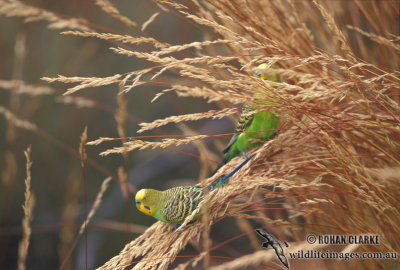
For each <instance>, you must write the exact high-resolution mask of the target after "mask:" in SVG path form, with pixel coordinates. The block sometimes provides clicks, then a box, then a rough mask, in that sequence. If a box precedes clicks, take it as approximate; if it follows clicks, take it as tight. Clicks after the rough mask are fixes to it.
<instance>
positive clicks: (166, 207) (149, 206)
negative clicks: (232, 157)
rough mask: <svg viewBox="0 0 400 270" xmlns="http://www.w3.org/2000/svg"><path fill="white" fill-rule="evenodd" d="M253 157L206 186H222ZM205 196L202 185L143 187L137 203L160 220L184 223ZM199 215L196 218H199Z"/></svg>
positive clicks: (137, 205) (137, 197) (211, 188)
mask: <svg viewBox="0 0 400 270" xmlns="http://www.w3.org/2000/svg"><path fill="white" fill-rule="evenodd" d="M251 158H252V157H246V159H245V161H243V162H242V163H241V164H240V165H239V166H237V167H236V168H235V169H234V170H233V171H232V172H231V173H229V174H228V175H227V176H225V177H222V178H219V179H216V180H215V181H213V182H212V183H211V184H210V185H208V186H207V187H206V188H207V189H208V190H209V191H212V190H214V189H216V188H218V187H220V186H221V185H222V184H223V183H224V182H226V181H227V180H228V179H229V178H230V177H231V176H232V175H234V174H235V173H236V172H237V171H238V170H240V168H242V167H243V166H244V165H245V164H246V163H247V162H249V160H250V159H251ZM203 198H204V191H203V188H202V187H201V186H182V187H174V188H170V189H167V190H165V191H158V190H155V189H141V190H139V191H138V192H137V193H136V197H135V203H136V207H137V209H138V210H139V211H141V212H143V213H145V214H146V215H149V216H152V217H154V218H156V219H158V220H160V221H163V222H167V223H173V224H182V223H183V222H184V221H185V218H186V217H188V216H189V215H190V214H191V213H192V212H193V211H194V210H195V209H196V207H197V206H198V205H199V203H200V202H201V201H202V200H203ZM199 215H200V212H199V214H198V215H196V216H195V217H194V219H196V218H198V216H199Z"/></svg>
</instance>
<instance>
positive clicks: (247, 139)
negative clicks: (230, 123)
mask: <svg viewBox="0 0 400 270" xmlns="http://www.w3.org/2000/svg"><path fill="white" fill-rule="evenodd" d="M267 67H268V66H267V64H265V63H264V64H261V65H259V66H258V67H257V68H256V76H257V77H259V78H260V79H261V80H270V81H274V82H279V81H280V78H279V75H267V74H265V73H262V71H263V70H265V69H266V68H267ZM255 96H256V97H258V96H259V95H258V94H255ZM266 105H271V104H266ZM255 108H256V107H255V106H254V105H245V106H244V107H243V109H242V113H241V115H240V118H239V121H238V124H237V126H236V129H235V135H233V136H232V138H231V140H230V141H229V143H228V145H227V147H226V148H225V150H224V153H226V155H225V158H224V160H223V161H222V163H224V164H225V163H228V162H229V161H230V160H231V159H232V158H234V157H236V156H238V155H240V154H242V153H245V152H246V151H247V150H249V149H251V148H253V147H255V146H257V145H259V144H261V143H262V140H265V139H270V138H272V137H273V136H274V135H275V134H276V130H277V128H278V124H279V111H278V110H276V109H268V110H263V111H260V112H256V113H254V114H249V112H251V111H253V110H254V109H255Z"/></svg>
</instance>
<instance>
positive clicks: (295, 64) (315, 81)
mask: <svg viewBox="0 0 400 270" xmlns="http://www.w3.org/2000/svg"><path fill="white" fill-rule="evenodd" d="M153 2H154V3H155V4H156V5H157V6H158V7H159V8H160V12H161V13H163V12H167V13H172V14H175V15H176V16H178V17H179V18H181V19H182V20H183V21H185V22H186V23H190V24H192V25H193V26H194V27H197V28H200V29H201V30H202V32H203V40H201V41H196V42H191V43H188V44H180V45H172V44H168V43H166V42H163V41H161V40H158V38H157V37H155V36H150V35H149V34H147V33H146V32H145V31H146V28H147V27H148V25H149V24H151V23H155V22H156V21H157V16H158V15H157V13H156V14H154V15H153V16H151V17H150V18H149V20H148V21H146V22H145V23H143V24H142V25H141V26H140V24H138V23H136V22H134V21H132V20H131V19H130V18H128V17H126V16H124V15H122V14H121V12H120V11H119V10H118V9H117V8H116V7H115V6H114V5H113V4H112V3H111V2H110V1H104V0H101V1H100V0H98V1H96V3H97V4H98V5H99V6H100V7H101V8H102V9H103V10H104V11H105V12H106V13H108V14H109V15H110V16H112V17H113V18H114V19H117V20H119V21H121V22H122V23H123V24H124V25H126V26H129V27H133V28H134V29H136V30H137V31H138V33H140V34H139V35H138V36H132V35H125V34H116V33H108V32H100V31H94V30H92V28H89V23H86V22H84V21H77V20H73V21H71V23H68V22H69V21H70V20H66V19H62V20H61V19H59V22H60V24H61V23H66V27H65V28H72V29H73V30H71V31H66V32H63V34H66V35H74V36H77V37H80V38H99V39H103V40H107V41H110V42H111V43H112V47H111V50H112V51H113V52H115V53H117V54H121V55H124V56H127V57H135V58H138V59H142V60H145V61H146V63H148V64H149V66H148V67H145V68H143V69H139V70H133V71H127V72H126V73H123V74H112V73H111V74H110V76H108V77H66V76H62V75H59V76H58V77H56V78H48V77H45V78H43V80H45V81H47V82H63V83H68V84H75V85H74V86H71V87H70V88H69V89H68V90H67V91H66V92H65V93H64V95H71V94H78V93H79V91H83V89H85V88H90V87H98V86H104V85H110V84H119V88H120V91H119V95H120V97H119V99H118V100H119V111H118V113H117V114H116V119H117V122H118V124H117V126H118V132H119V135H120V136H121V137H122V138H100V139H98V140H96V141H93V142H89V143H88V144H92V145H95V144H99V143H102V142H105V141H110V140H121V141H122V143H123V144H122V146H118V147H115V148H113V149H109V150H106V151H104V152H103V153H102V154H103V155H109V154H115V153H117V154H118V153H119V154H122V155H123V156H124V158H125V161H126V162H127V158H126V155H127V152H129V151H133V150H141V149H145V148H153V149H154V148H169V147H171V146H179V145H182V144H190V143H195V142H196V141H199V140H203V139H206V138H209V137H212V136H210V135H202V134H194V135H193V136H189V135H185V136H183V138H164V139H162V140H161V141H153V140H151V141H150V140H146V139H145V137H131V138H129V137H128V138H126V136H128V134H126V133H125V132H124V130H125V129H124V125H125V121H124V119H125V118H124V117H125V116H124V110H125V106H126V105H125V104H124V101H123V95H129V94H131V91H134V88H135V87H137V86H140V85H143V84H147V83H153V82H155V83H161V84H167V85H168V86H167V87H168V88H167V89H165V90H163V91H161V92H160V93H158V94H156V95H155V97H154V99H153V102H157V99H161V98H163V97H164V95H165V94H167V93H175V95H176V96H177V97H179V98H187V97H191V98H201V99H204V100H205V101H206V102H215V103H217V104H218V105H219V106H220V107H221V109H220V110H219V111H215V110H213V111H207V112H201V113H195V114H188V115H177V116H170V117H167V118H165V119H157V120H154V121H153V122H152V123H143V124H142V125H141V127H142V129H141V130H140V132H142V131H151V130H153V129H155V128H159V127H161V126H163V125H167V124H177V125H178V126H181V125H182V123H187V122H189V121H194V120H200V119H206V118H219V117H228V116H232V115H234V114H235V113H236V112H237V109H236V107H240V106H242V105H243V104H256V105H257V106H256V108H257V109H256V111H257V110H263V109H271V108H273V109H278V110H279V111H280V112H281V124H280V127H279V130H278V136H276V137H275V138H274V139H273V140H271V141H268V142H265V143H264V144H263V145H262V146H261V147H259V148H257V149H255V150H254V151H253V152H254V153H255V154H256V156H255V158H254V162H253V163H252V164H251V166H250V167H248V168H247V169H244V170H241V171H239V172H238V173H237V174H236V175H235V176H234V177H232V178H231V179H230V180H229V182H228V183H227V184H226V185H224V186H223V187H221V188H220V189H218V190H217V191H215V192H213V193H212V194H209V195H207V197H206V199H205V200H204V202H203V203H204V204H207V207H206V209H207V211H206V214H204V215H205V217H204V218H203V219H202V221H198V222H195V223H193V224H188V222H189V219H190V218H189V219H188V220H187V221H186V222H185V224H184V225H183V226H182V228H181V230H180V231H171V230H170V228H169V225H167V224H163V223H161V222H157V223H155V224H154V225H153V226H151V227H150V228H148V229H147V230H146V231H145V232H144V233H143V234H142V235H141V236H139V237H138V238H136V239H135V240H133V241H131V242H130V243H128V244H127V245H126V246H125V247H124V248H123V249H122V250H121V251H120V252H116V253H118V254H117V255H115V256H114V257H112V258H110V259H109V260H108V261H107V262H106V263H105V264H104V265H103V266H101V267H100V269H125V268H126V267H128V268H131V267H133V269H167V268H168V267H169V266H170V265H171V264H172V263H173V262H174V261H175V260H176V258H177V257H178V256H179V254H180V252H181V251H182V250H183V249H184V248H185V247H186V246H187V244H188V243H192V242H191V241H193V240H194V241H199V239H200V238H201V237H204V238H203V240H202V241H201V247H200V250H199V252H198V254H196V255H194V256H193V257H192V258H187V260H186V261H185V262H183V263H180V264H179V265H178V266H177V267H176V268H175V269H185V268H188V267H196V265H198V264H199V262H200V261H201V260H204V262H203V266H198V267H200V268H201V267H204V268H207V269H208V268H209V269H244V268H245V267H249V268H251V269H256V268H257V267H260V269H261V267H263V266H265V265H270V266H271V267H276V268H278V267H280V266H279V262H277V260H276V257H275V255H274V253H273V251H266V250H259V251H257V252H254V253H253V254H248V255H243V256H241V257H239V258H236V259H233V258H231V260H229V261H227V262H224V261H221V260H216V259H215V258H217V257H216V256H213V255H212V252H213V251H215V250H216V249H218V247H219V245H217V244H213V243H212V239H210V234H209V230H210V227H211V226H212V225H213V224H214V223H216V222H218V221H220V220H221V219H224V218H226V217H237V220H238V222H241V224H242V225H241V227H242V230H243V231H244V233H243V235H240V236H238V237H245V236H246V235H248V237H249V239H250V240H249V241H253V243H254V237H253V238H252V236H251V234H253V233H254V232H252V231H251V230H250V231H249V224H254V223H256V224H258V226H259V227H262V228H265V229H267V230H268V231H269V232H271V233H273V234H274V235H276V236H277V237H278V239H280V240H282V241H284V240H286V241H288V242H289V243H290V247H289V248H288V249H286V250H285V251H286V252H296V251H298V250H323V251H324V250H331V251H345V252H384V253H385V252H397V251H398V250H399V247H400V239H399V237H398V235H399V230H400V228H399V224H400V214H399V210H400V209H399V198H400V185H399V181H400V155H399V153H400V128H399V123H400V119H399V115H400V102H399V101H400V98H399V90H400V89H399V81H400V77H399V75H400V74H399V69H398V65H399V50H400V45H399V41H400V38H399V29H398V16H399V5H398V4H399V2H398V1H396V0H393V1H391V0H388V1H359V0H353V1H329V2H325V1H291V0H277V1H239V0H235V1H231V0H229V1H228V0H216V1H195V0H192V1H182V2H179V3H177V2H175V1H161V0H154V1H153ZM1 3H2V5H3V6H2V8H1V9H0V12H1V13H3V14H4V13H8V14H10V15H13V16H21V17H25V18H28V19H29V18H32V19H37V20H46V21H48V22H49V23H50V26H51V27H53V26H54V24H55V23H56V22H57V16H56V15H55V14H52V13H48V12H47V13H46V12H44V11H43V13H40V14H41V15H37V14H36V13H35V12H36V11H37V9H33V10H31V9H27V10H31V13H30V14H27V13H26V12H25V13H24V12H23V10H24V7H25V4H22V3H20V4H15V3H14V2H13V3H11V2H8V1H1ZM6 3H7V4H6ZM17 3H18V1H17ZM18 5H19V6H18ZM10 11H12V13H10ZM31 14H33V15H31ZM177 34H179V33H177ZM261 63H267V64H269V65H270V66H272V65H273V66H274V67H276V68H274V69H272V68H270V69H266V70H265V72H266V73H271V74H279V75H280V76H281V78H282V81H281V82H269V81H259V80H258V79H257V78H255V77H254V76H253V72H254V68H255V67H256V66H258V65H259V64H261ZM166 74H175V76H176V79H175V80H167V78H168V76H167V75H166ZM266 92H267V93H268V94H266ZM255 93H258V95H257V96H255V95H254V94H255ZM77 102H78V101H77ZM227 104H228V105H229V106H232V107H235V108H226V105H227ZM265 104H269V105H268V106H267V105H265ZM271 104H272V105H271ZM149 106H151V104H149ZM0 109H2V108H1V107H0ZM1 112H3V113H4V114H5V115H6V117H12V114H10V113H8V112H7V111H6V110H5V109H2V110H0V113H1ZM184 134H185V132H184ZM186 134H187V133H186ZM105 135H106V134H105ZM215 136H219V135H218V134H215ZM198 147H199V148H200V147H201V146H198ZM201 153H207V151H202V152H201ZM205 155H206V154H203V155H202V156H201V158H202V160H205V161H207V160H208V159H209V157H208V156H205ZM239 163H240V160H239V159H235V160H233V161H232V162H230V163H229V164H227V165H226V166H224V167H222V168H221V170H220V172H219V173H227V172H229V171H230V170H232V168H233V167H234V166H236V165H238V164H239ZM123 175H124V172H123V169H121V175H120V178H121V179H124V177H123ZM210 181H212V179H211V178H210V179H206V180H204V181H203V182H202V183H203V184H204V183H208V182H210ZM121 182H122V183H125V182H126V181H121ZM122 187H123V190H126V188H124V184H122ZM124 194H126V191H124ZM276 208H278V210H280V211H278V212H279V213H278V214H277V215H276V216H274V217H272V216H271V215H270V212H272V211H273V210H274V209H275V210H276ZM246 221H247V222H249V221H251V222H252V223H246ZM246 224H247V225H246ZM250 228H251V226H250ZM254 229H255V228H254ZM308 234H316V235H322V234H340V235H344V234H376V235H379V236H380V239H381V243H380V245H346V246H327V245H309V244H307V243H306V241H305V239H306V236H307V235H308ZM251 239H253V240H251ZM225 244H226V243H225ZM289 260H290V259H289ZM304 263H307V265H308V267H310V268H314V269H344V268H347V269H348V268H351V269H353V268H354V269H384V268H386V269H395V267H396V265H398V263H399V259H396V260H350V261H343V260H313V261H303V260H294V259H292V260H290V264H291V266H292V267H293V268H294V269H296V268H299V269H300V268H301V267H302V265H303V264H304Z"/></svg>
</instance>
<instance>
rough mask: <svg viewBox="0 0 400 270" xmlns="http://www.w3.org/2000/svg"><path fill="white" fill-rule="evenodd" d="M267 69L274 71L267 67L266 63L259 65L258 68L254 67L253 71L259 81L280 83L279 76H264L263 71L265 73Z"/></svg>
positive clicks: (271, 67)
mask: <svg viewBox="0 0 400 270" xmlns="http://www.w3.org/2000/svg"><path fill="white" fill-rule="evenodd" d="M267 69H275V68H274V67H273V66H268V65H267V64H266V63H263V64H261V65H259V66H258V67H256V69H255V71H256V76H257V77H258V78H260V79H261V80H268V81H271V82H279V81H280V77H279V74H266V73H265V71H267Z"/></svg>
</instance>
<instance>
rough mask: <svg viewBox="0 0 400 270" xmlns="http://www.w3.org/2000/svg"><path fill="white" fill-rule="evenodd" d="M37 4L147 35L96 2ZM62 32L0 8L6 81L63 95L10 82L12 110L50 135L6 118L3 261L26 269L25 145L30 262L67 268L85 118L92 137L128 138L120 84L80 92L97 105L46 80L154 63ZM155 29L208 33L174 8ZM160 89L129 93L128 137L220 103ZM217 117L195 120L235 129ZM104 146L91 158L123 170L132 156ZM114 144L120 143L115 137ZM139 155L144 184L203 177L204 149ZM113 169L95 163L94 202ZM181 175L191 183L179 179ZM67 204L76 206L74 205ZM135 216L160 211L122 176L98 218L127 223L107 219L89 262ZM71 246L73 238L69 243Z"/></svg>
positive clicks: (207, 129)
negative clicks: (14, 88) (124, 185)
mask: <svg viewBox="0 0 400 270" xmlns="http://www.w3.org/2000/svg"><path fill="white" fill-rule="evenodd" d="M29 4H30V5H33V6H37V7H41V8H43V9H47V10H50V11H53V12H56V13H59V14H63V15H67V16H68V15H69V16H72V17H78V18H79V17H82V18H86V19H87V20H89V21H90V22H92V23H95V24H96V25H99V26H100V25H101V26H102V27H104V28H103V29H106V30H109V31H114V32H115V31H118V32H119V33H129V34H132V35H137V33H135V30H132V29H128V28H127V27H125V26H124V25H121V23H119V22H118V21H116V20H114V19H113V18H111V17H110V16H108V15H106V14H105V13H104V12H103V11H102V10H101V9H100V8H99V7H98V6H96V5H95V3H94V2H93V1H78V0H73V1H52V0H47V1H29ZM114 4H115V5H116V6H117V7H118V8H119V9H120V10H121V11H123V13H124V15H126V16H128V17H129V18H131V19H133V20H134V21H136V22H138V23H143V22H145V21H146V20H147V19H148V18H149V17H150V16H151V15H152V14H153V13H154V12H156V11H159V9H158V8H157V7H156V6H155V5H154V3H152V2H151V1H145V0H138V1H136V0H135V1H114ZM116 29H118V30H116ZM59 32H60V31H59V30H52V29H47V23H46V22H42V21H39V22H32V23H23V20H22V19H21V18H15V17H12V18H7V17H5V16H0V59H1V64H0V80H23V81H24V82H25V83H27V84H33V85H43V86H48V87H52V88H53V89H54V94H50V95H41V96H31V95H24V94H21V95H12V94H11V91H7V90H4V89H0V106H4V107H6V108H8V109H10V110H11V111H12V112H13V113H15V114H16V115H17V116H18V117H19V118H20V119H24V120H28V121H30V122H32V123H34V124H35V125H37V127H38V129H39V130H40V134H37V133H35V132H32V131H28V130H24V129H20V128H15V127H14V126H13V125H12V124H10V123H9V122H7V121H6V120H5V118H4V117H3V116H1V117H0V171H1V177H2V183H1V188H0V205H1V206H0V207H1V210H0V211H1V215H0V222H1V223H0V227H1V231H0V236H1V237H0V248H1V254H0V268H2V269H16V264H17V255H18V252H17V250H18V242H19V240H20V238H21V232H22V230H21V220H22V217H23V211H22V207H21V205H22V204H23V201H24V190H25V185H24V179H25V177H26V173H25V163H26V161H25V156H24V154H23V151H24V150H25V149H26V148H27V147H28V146H29V145H31V146H32V160H33V167H32V191H33V193H34V194H35V196H36V206H35V209H34V219H33V223H32V228H33V232H32V237H31V242H30V247H29V252H28V259H27V266H28V269H55V268H57V267H59V266H60V263H61V260H62V259H63V258H64V257H65V255H66V253H65V252H66V250H63V251H62V252H61V251H60V250H59V249H60V248H64V249H65V246H66V247H68V248H70V247H71V246H70V245H71V244H72V240H73V238H74V237H75V236H76V233H77V230H78V229H79V226H80V224H81V223H82V222H83V218H84V216H83V197H82V196H83V194H82V185H83V182H82V181H83V180H82V173H81V168H80V160H79V156H78V157H77V156H74V155H73V154H71V150H75V151H77V150H78V146H79V138H80V136H81V133H82V131H83V129H84V127H85V126H87V127H88V139H89V140H93V139H96V138H98V137H119V135H118V133H117V127H116V126H117V125H116V121H115V116H114V110H116V108H117V100H116V96H117V95H116V93H117V91H118V85H110V86H106V87H97V88H92V89H88V90H87V91H83V92H82V93H79V95H76V96H80V97H84V98H87V99H90V100H92V101H95V104H96V105H95V107H94V108H77V106H75V105H70V104H63V103H60V102H58V97H59V96H61V95H62V93H63V92H64V91H65V89H66V88H67V85H65V84H52V85H51V86H50V85H48V84H47V83H46V82H43V81H41V80H40V78H41V77H44V76H48V77H55V76H57V75H58V74H62V75H65V76H95V77H102V76H109V75H112V74H115V73H124V72H127V71H130V70H135V69H140V68H143V67H145V66H146V65H147V64H146V63H145V62H144V61H142V60H140V59H133V58H127V57H125V56H122V55H117V54H115V53H112V52H111V51H110V50H109V49H108V48H109V47H110V43H108V42H106V41H100V40H98V39H91V38H79V37H74V36H65V35H60V34H59ZM147 32H148V33H149V34H154V35H155V36H157V37H158V38H159V39H160V40H163V41H166V42H169V43H172V44H183V43H187V42H191V41H195V40H198V39H199V38H200V37H201V35H202V33H201V32H200V31H199V30H198V29H196V28H195V27H193V25H190V24H188V23H185V22H184V21H182V20H181V19H179V18H177V17H176V16H174V15H172V14H167V13H165V12H164V13H162V14H160V15H159V17H158V18H157V20H156V22H154V23H153V24H151V25H150V26H149V28H148V29H147ZM16 44H19V45H16ZM16 47H17V49H16ZM173 76H174V74H171V78H172V79H173ZM160 89H162V86H160V85H152V84H147V85H143V86H140V87H138V88H137V89H135V91H134V92H132V93H130V94H129V95H126V99H127V111H128V113H129V114H130V116H129V118H128V125H127V134H128V136H129V135H131V136H133V135H134V134H135V132H136V131H137V130H138V129H139V127H138V125H137V123H138V122H143V121H144V122H150V121H152V120H154V119H157V118H162V117H165V116H169V115H176V114H179V113H180V112H185V113H191V112H199V111H206V110H208V109H210V108H213V107H215V105H214V106H213V105H210V104H207V103H206V102H204V101H202V100H200V99H191V98H188V99H185V100H183V101H184V102H182V100H179V99H176V98H175V96H173V95H168V97H167V98H161V99H158V100H157V101H156V102H155V103H153V104H151V105H150V101H151V99H152V98H153V97H154V95H155V93H157V92H158V91H159V90H160ZM212 122H213V123H211V124H210V123H207V122H206V121H198V122H195V123H193V124H192V127H193V128H194V129H195V130H199V131H202V132H203V134H207V133H214V132H215V130H216V129H217V130H218V129H219V131H223V130H225V131H228V130H229V129H232V128H233V123H231V122H230V121H229V120H228V119H225V120H220V121H212ZM221 124H222V125H221ZM159 131H160V133H161V134H178V133H180V132H179V130H177V129H176V128H175V127H174V126H172V125H171V126H167V127H165V128H163V129H162V130H159ZM43 134H45V135H43ZM49 136H50V137H51V138H49ZM52 138H54V139H55V140H56V142H54V141H53V139H52ZM61 144H62V145H61ZM115 145H118V143H117V144H115ZM104 147H105V146H100V147H87V153H88V157H89V158H91V159H93V160H95V161H96V162H97V163H98V164H99V165H100V166H101V167H103V168H105V169H107V170H108V171H109V172H111V173H113V174H116V173H117V168H118V167H119V166H121V165H122V164H123V159H122V157H121V156H120V155H112V156H108V157H99V156H98V153H100V152H101V151H102V150H104V149H105V148H104ZM106 147H111V144H109V145H108V146H106ZM181 150H183V151H187V152H191V153H194V154H196V149H195V148H193V147H190V146H188V147H185V148H184V149H181ZM129 158H130V164H129V169H130V173H129V180H130V183H132V184H133V185H134V186H137V187H139V188H140V187H141V186H142V185H145V186H146V187H158V188H161V187H163V186H164V187H166V186H171V185H173V184H171V183H170V182H171V181H173V180H174V179H175V180H176V179H182V178H183V179H187V182H189V183H194V182H195V181H196V179H197V178H198V176H199V165H198V163H199V162H198V160H197V159H196V158H195V157H190V156H186V155H182V154H177V153H174V152H170V151H166V150H164V151H161V150H153V151H152V150H146V151H136V152H134V153H133V154H129ZM106 176H107V175H105V174H104V173H102V172H100V171H99V170H98V169H95V168H92V167H90V166H87V184H88V187H87V199H88V205H89V207H90V206H91V203H92V202H93V201H94V199H95V196H96V194H97V192H98V190H99V188H100V185H101V182H102V180H103V179H104V178H106ZM178 182H179V183H182V181H179V180H178ZM176 183H177V182H175V184H176ZM74 204H76V205H75V206H76V207H75V206H74ZM68 207H69V208H68ZM71 207H72V208H71ZM66 209H69V210H68V211H70V212H66V211H67V210H66ZM128 212H129V213H130V215H129V214H127V213H128ZM63 215H67V216H68V215H69V217H70V218H73V220H74V221H75V222H73V223H70V222H69V223H68V224H66V223H65V219H64V220H63ZM74 215H75V217H74ZM64 218H65V217H64ZM127 219H129V220H130V222H132V223H135V224H141V225H145V226H147V225H150V224H152V223H153V222H154V220H153V219H152V218H151V217H147V216H145V215H143V214H141V213H139V212H138V211H137V210H136V208H134V207H130V208H129V207H127V205H126V204H124V199H123V197H122V193H121V190H120V186H119V184H118V183H117V182H116V181H112V182H111V185H110V188H109V190H108V191H107V192H106V194H105V197H104V199H103V202H102V205H101V207H100V209H99V211H98V212H97V214H96V216H95V220H113V221H118V222H120V223H121V226H120V227H119V228H118V229H113V226H111V225H110V224H108V223H107V224H105V223H104V224H103V223H101V224H99V225H98V226H97V227H94V228H91V229H89V233H88V241H89V244H88V253H89V269H92V268H93V267H94V266H99V265H101V264H103V263H104V262H105V261H106V260H107V259H108V258H109V257H110V256H112V255H113V254H115V253H116V252H117V251H118V250H120V249H121V248H122V247H123V246H124V245H125V243H126V242H127V240H128V239H133V238H134V237H135V236H136V234H135V233H127V232H126V226H124V225H123V224H124V223H125V222H126V221H128V220H127ZM94 223H96V222H94ZM65 226H69V227H68V229H67V231H69V233H70V235H69V236H66V239H62V236H61V232H62V230H63V227H65ZM139 229H140V228H139ZM71 237H72V238H71ZM63 242H64V243H63ZM83 243H84V242H83V238H81V239H80V240H79V242H78V245H77V248H76V250H75V251H74V252H73V255H72V258H71V259H70V261H72V265H71V267H72V268H73V269H84V263H83V261H84V257H83V256H84V252H83V249H84V245H83ZM63 245H65V246H64V247H61V246H63ZM60 252H61V253H63V254H61V253H60Z"/></svg>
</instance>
